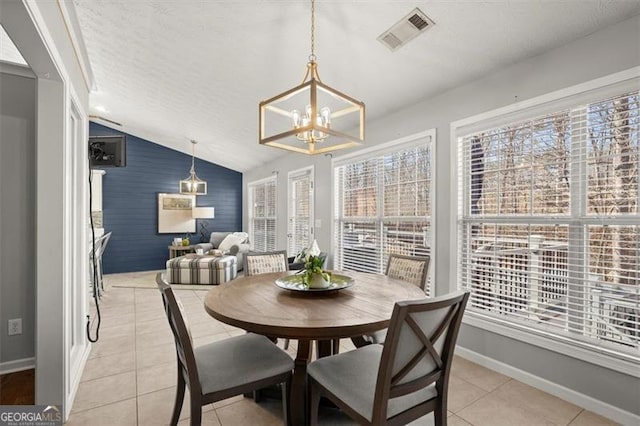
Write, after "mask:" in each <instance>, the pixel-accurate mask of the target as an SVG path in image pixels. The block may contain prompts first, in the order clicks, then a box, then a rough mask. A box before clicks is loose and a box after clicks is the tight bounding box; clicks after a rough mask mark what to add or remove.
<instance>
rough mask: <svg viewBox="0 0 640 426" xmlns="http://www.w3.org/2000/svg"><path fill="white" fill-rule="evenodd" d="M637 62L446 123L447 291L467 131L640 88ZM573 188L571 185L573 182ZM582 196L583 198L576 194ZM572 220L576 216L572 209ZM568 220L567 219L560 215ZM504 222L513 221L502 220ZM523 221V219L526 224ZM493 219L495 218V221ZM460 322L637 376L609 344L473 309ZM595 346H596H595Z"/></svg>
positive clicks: (455, 262) (454, 269) (456, 262)
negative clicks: (462, 147)
mask: <svg viewBox="0 0 640 426" xmlns="http://www.w3.org/2000/svg"><path fill="white" fill-rule="evenodd" d="M639 76H640V67H634V68H631V69H628V70H625V71H621V72H618V73H615V74H611V75H608V76H605V77H601V78H598V79H594V80H591V81H587V82H585V83H581V84H577V85H574V86H571V87H567V88H564V89H561V90H557V91H554V92H550V93H547V94H544V95H541V96H537V97H534V98H531V99H528V100H526V101H521V102H517V103H514V104H512V105H508V106H506V107H502V108H498V109H495V110H491V111H487V112H484V113H481V114H478V115H475V116H471V117H468V118H464V119H461V120H457V121H454V122H452V123H451V125H450V129H451V132H450V139H451V145H452V147H454V148H453V149H452V155H451V163H450V166H451V167H450V170H451V172H450V179H451V180H450V190H451V193H452V194H455V196H453V197H451V212H452V220H453V221H452V224H453V226H452V227H451V230H450V235H449V242H450V253H449V255H450V258H451V259H452V262H451V263H450V277H451V279H450V281H449V290H450V291H454V290H457V289H458V283H459V282H461V281H460V279H461V276H460V273H461V268H460V261H461V259H460V253H459V251H460V249H459V246H458V244H459V242H460V241H459V235H460V231H461V226H462V225H463V220H462V216H463V213H464V211H465V210H464V209H467V208H468V200H466V199H463V198H462V197H464V189H463V185H464V182H461V181H460V179H459V165H460V160H461V159H460V158H459V155H460V149H459V147H460V144H461V142H462V138H463V137H464V136H465V135H468V134H470V133H474V132H480V131H482V130H483V129H491V128H495V127H499V126H501V125H505V124H510V123H514V122H518V121H524V120H528V119H531V118H534V117H539V116H543V115H545V114H550V113H553V112H556V111H559V110H562V109H576V108H578V107H579V106H582V105H587V104H589V103H592V102H597V101H599V100H601V99H605V98H607V97H611V96H615V95H619V94H621V93H625V92H628V91H633V90H638V87H640V77H639ZM572 188H574V189H572V191H573V190H575V186H573V187H572ZM579 199H580V200H582V199H581V198H579ZM486 219H487V220H489V221H491V222H492V223H494V222H495V219H496V217H494V216H492V217H488V218H486ZM569 219H570V220H574V219H575V214H574V212H571V214H570V217H569ZM592 219H593V218H590V217H588V216H587V217H580V222H581V224H582V225H589V224H591V223H593V222H594V220H592ZM564 220H567V218H564ZM505 222H512V221H510V219H505ZM524 222H526V223H531V224H538V223H545V222H546V223H549V224H551V223H555V220H554V218H553V217H549V216H543V217H531V216H527V218H526V221H524ZM524 222H523V223H524ZM495 223H497V222H495ZM463 323H465V324H467V325H471V326H474V327H477V328H480V329H484V330H487V331H490V332H493V333H497V334H500V335H503V336H506V337H509V338H513V339H515V340H519V341H522V342H525V343H528V344H532V345H535V346H539V347H542V348H544V349H547V350H552V351H555V352H558V353H562V354H564V355H568V356H572V357H575V358H577V359H580V360H583V361H587V362H591V363H594V364H598V365H602V366H604V367H607V368H610V369H612V370H615V371H619V372H622V373H625V374H628V375H631V376H634V377H640V369H639V368H638V365H639V362H638V360H637V359H635V358H634V357H633V356H632V355H629V354H627V353H621V352H618V351H615V350H614V349H611V348H609V347H606V348H603V347H602V346H598V345H597V341H594V342H593V344H589V343H582V342H577V341H576V340H574V339H571V338H568V337H563V336H559V335H557V334H554V333H550V332H547V331H545V330H542V329H538V328H534V327H531V326H527V325H524V324H519V323H514V322H511V321H508V320H506V319H505V320H500V319H497V318H494V317H488V316H483V315H482V314H479V313H477V312H473V311H467V312H466V315H465V316H464V319H463ZM594 348H597V350H594Z"/></svg>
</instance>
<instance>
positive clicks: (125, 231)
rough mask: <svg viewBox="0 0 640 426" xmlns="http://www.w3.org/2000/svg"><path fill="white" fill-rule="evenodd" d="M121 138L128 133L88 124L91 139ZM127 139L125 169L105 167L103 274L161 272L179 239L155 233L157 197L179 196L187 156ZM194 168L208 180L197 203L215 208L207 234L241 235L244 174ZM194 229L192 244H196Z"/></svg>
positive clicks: (188, 164) (213, 166)
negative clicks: (106, 235) (106, 238)
mask: <svg viewBox="0 0 640 426" xmlns="http://www.w3.org/2000/svg"><path fill="white" fill-rule="evenodd" d="M121 134H126V133H123V132H119V131H117V130H113V129H110V128H108V127H104V126H101V125H100V124H97V123H90V124H89V135H90V136H106V135H121ZM126 135H127V166H126V167H108V168H104V170H105V171H106V174H105V175H104V176H103V180H102V211H103V221H104V228H105V232H110V231H111V232H112V234H111V240H110V241H109V245H108V246H107V249H106V250H105V253H104V255H103V258H102V261H103V268H104V273H106V274H110V273H116V272H131V271H148V270H158V269H164V267H165V262H166V260H167V259H168V257H169V250H168V249H167V246H169V245H170V244H171V241H172V240H173V238H174V237H180V236H182V235H183V234H159V233H158V193H159V192H166V193H177V192H178V181H180V180H181V179H184V178H186V177H188V176H189V169H190V168H191V156H190V155H187V154H183V153H181V152H178V151H175V150H173V149H170V148H166V147H164V146H161V145H157V144H155V143H153V142H150V141H147V140H144V139H141V138H138V137H135V136H132V135H129V134H126ZM197 149H198V147H197V146H196V154H197ZM221 155H222V154H221ZM195 167H196V173H197V175H198V177H199V178H200V179H202V180H204V181H206V182H207V195H198V196H197V197H196V205H197V206H210V207H215V216H216V217H215V218H214V219H209V220H208V222H207V224H208V226H207V228H208V229H209V231H241V230H242V173H240V172H237V171H235V170H231V169H227V168H226V167H222V166H219V165H216V164H213V163H209V162H207V161H204V160H200V159H198V158H196V161H195ZM197 222H200V221H199V220H198V221H197ZM196 225H197V227H196V233H195V234H193V235H192V236H191V241H192V242H200V236H199V234H198V231H199V228H200V224H199V223H196Z"/></svg>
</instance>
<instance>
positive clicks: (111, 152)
mask: <svg viewBox="0 0 640 426" xmlns="http://www.w3.org/2000/svg"><path fill="white" fill-rule="evenodd" d="M89 161H90V163H91V166H92V167H94V166H95V167H125V166H126V165H127V138H126V136H125V135H116V136H91V137H90V138H89Z"/></svg>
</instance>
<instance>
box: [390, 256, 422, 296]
mask: <svg viewBox="0 0 640 426" xmlns="http://www.w3.org/2000/svg"><path fill="white" fill-rule="evenodd" d="M430 260H431V258H430V257H429V256H404V255H401V254H390V255H389V261H388V262H387V272H386V275H387V276H388V277H391V278H396V279H399V280H402V281H407V282H410V283H412V284H415V285H417V286H418V287H420V288H421V289H422V290H424V288H425V286H426V284H427V276H428V275H429V261H430Z"/></svg>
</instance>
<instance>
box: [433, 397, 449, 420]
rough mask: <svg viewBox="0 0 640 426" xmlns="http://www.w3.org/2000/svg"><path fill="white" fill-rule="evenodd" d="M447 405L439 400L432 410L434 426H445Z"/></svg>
mask: <svg viewBox="0 0 640 426" xmlns="http://www.w3.org/2000/svg"><path fill="white" fill-rule="evenodd" d="M446 407H447V404H446V403H445V401H443V400H442V399H440V401H438V403H437V404H436V409H435V410H433V417H434V420H435V422H434V423H435V426H447V408H446Z"/></svg>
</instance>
